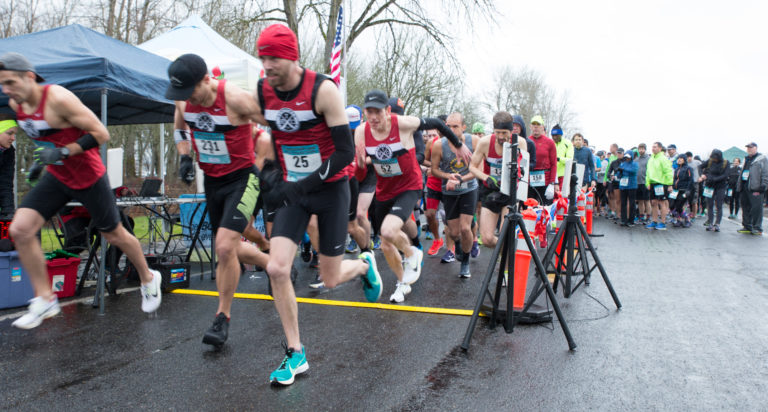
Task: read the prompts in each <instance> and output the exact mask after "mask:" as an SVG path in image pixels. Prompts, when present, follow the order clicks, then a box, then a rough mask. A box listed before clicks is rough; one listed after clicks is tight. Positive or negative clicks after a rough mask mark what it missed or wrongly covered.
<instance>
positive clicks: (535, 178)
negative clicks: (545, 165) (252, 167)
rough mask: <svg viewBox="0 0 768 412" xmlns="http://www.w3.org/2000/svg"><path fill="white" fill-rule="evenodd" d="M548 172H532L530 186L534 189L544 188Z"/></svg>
mask: <svg viewBox="0 0 768 412" xmlns="http://www.w3.org/2000/svg"><path fill="white" fill-rule="evenodd" d="M546 173H547V171H546V170H532V171H531V173H530V175H531V183H530V185H531V186H533V187H544V186H545V185H546V183H547V182H546V179H547V176H546Z"/></svg>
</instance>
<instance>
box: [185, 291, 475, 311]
mask: <svg viewBox="0 0 768 412" xmlns="http://www.w3.org/2000/svg"><path fill="white" fill-rule="evenodd" d="M171 293H176V294H179V295H198V296H216V297H218V296H219V292H214V291H212V290H194V289H176V290H174V291H172V292H171ZM235 298H239V299H254V300H274V299H273V298H272V296H269V295H262V294H259V293H235ZM296 301H297V302H299V303H309V304H311V305H325V306H346V307H352V308H369V309H382V310H397V311H401V312H419V313H432V314H437V315H455V316H472V311H471V310H469V309H450V308H432V307H427V306H401V305H390V304H387V303H368V302H350V301H346V300H329V299H312V298H299V297H297V298H296ZM480 316H485V315H484V314H483V313H480Z"/></svg>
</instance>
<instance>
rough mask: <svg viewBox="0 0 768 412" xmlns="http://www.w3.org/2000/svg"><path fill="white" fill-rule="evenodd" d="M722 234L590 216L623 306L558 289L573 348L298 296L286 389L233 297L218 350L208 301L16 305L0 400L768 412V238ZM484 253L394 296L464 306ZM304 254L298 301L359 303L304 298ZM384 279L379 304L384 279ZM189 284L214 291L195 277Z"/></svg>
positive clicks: (275, 324) (595, 286)
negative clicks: (25, 315) (49, 310)
mask: <svg viewBox="0 0 768 412" xmlns="http://www.w3.org/2000/svg"><path fill="white" fill-rule="evenodd" d="M722 226H723V232H721V233H710V232H705V231H704V228H703V227H702V226H701V222H696V224H695V225H694V227H693V228H691V229H677V230H675V229H670V230H668V231H667V232H650V231H648V230H646V229H644V228H641V227H635V228H631V229H622V228H620V227H618V226H617V225H614V224H612V223H608V222H607V221H606V220H603V219H599V220H596V224H595V232H597V233H604V234H605V235H606V236H605V237H603V238H594V239H593V240H594V242H595V244H596V245H597V246H598V248H599V249H598V254H599V256H600V258H601V260H602V261H603V264H604V265H605V267H606V269H607V271H608V275H609V276H610V279H611V281H612V282H613V285H614V288H615V289H616V291H617V292H618V295H619V297H620V299H621V302H622V304H623V308H622V309H621V310H620V311H617V310H616V308H615V306H614V305H613V302H612V300H611V298H610V295H609V294H608V291H607V289H606V287H605V286H604V284H603V282H602V280H600V278H599V276H597V275H595V276H593V281H592V285H591V286H589V287H587V288H582V289H580V290H578V291H577V292H576V293H575V294H574V295H573V296H572V297H571V298H570V299H564V298H563V297H562V294H561V293H558V300H559V302H560V305H561V307H562V309H563V312H564V314H565V317H566V320H567V321H568V325H569V326H570V329H571V332H572V334H573V337H574V339H575V341H576V343H577V344H578V348H577V349H576V350H575V351H569V350H568V346H567V343H566V340H565V338H564V336H563V334H562V332H561V330H560V326H559V324H558V323H557V322H555V323H550V324H543V325H536V326H518V327H517V328H516V329H515V331H514V333H512V334H506V333H504V330H503V328H496V329H495V330H493V331H491V330H489V329H488V328H487V322H486V321H485V320H481V321H480V322H479V323H478V327H477V329H476V331H475V334H474V339H473V340H472V344H471V347H470V350H469V352H468V353H463V352H462V351H461V349H459V345H460V344H461V341H462V339H463V337H464V332H465V330H466V328H467V324H468V321H469V318H468V317H466V316H452V315H433V314H423V313H412V312H399V311H390V310H382V309H369V308H347V307H334V306H323V305H314V304H299V321H300V326H301V332H302V341H303V343H304V344H305V346H306V348H307V353H308V360H309V364H310V369H309V371H308V372H307V373H306V374H304V375H301V376H300V377H299V378H297V380H296V382H295V383H294V384H293V385H292V386H290V387H273V386H270V385H269V384H268V383H267V379H268V376H269V374H270V372H271V371H272V370H273V369H274V368H275V367H277V365H278V364H279V362H280V360H281V359H282V349H281V347H280V342H281V340H282V336H283V335H282V329H281V327H280V323H279V320H278V317H277V313H276V311H275V310H274V306H273V304H272V302H270V301H264V300H246V299H238V300H236V302H235V304H234V307H233V314H232V322H231V326H230V338H229V341H228V342H227V344H226V346H225V348H224V349H223V350H222V351H221V352H215V351H212V350H211V349H210V347H208V346H206V345H203V344H202V343H201V338H202V334H203V332H204V330H205V329H206V328H207V327H208V326H209V325H210V323H211V322H212V320H213V315H214V313H213V312H214V311H215V309H216V304H217V301H216V298H214V297H205V296H189V295H178V294H169V295H165V296H164V298H163V305H162V307H161V309H160V311H159V312H158V314H157V316H147V315H145V314H143V313H142V312H141V311H140V308H139V305H140V297H139V295H138V293H137V292H135V291H134V292H129V293H125V294H123V295H121V296H117V297H109V298H108V299H107V309H106V315H105V316H99V315H98V311H97V310H94V309H91V308H90V306H89V305H85V304H82V303H74V304H70V305H67V306H65V307H64V308H63V313H62V315H59V316H57V317H55V318H53V319H50V320H47V321H45V322H44V323H43V325H42V326H40V327H38V328H37V329H34V330H31V331H22V330H18V329H15V328H12V327H11V323H12V321H13V319H12V318H11V317H12V316H10V315H12V314H14V313H17V312H18V311H19V310H18V309H11V310H4V311H0V319H2V320H0V348H2V356H0V371H1V373H0V387H2V390H1V391H0V409H2V410H44V409H45V410H50V409H58V410H94V409H108V410H128V409H131V410H134V409H151V410H159V409H171V410H263V411H272V410H275V411H281V410H297V411H303V410H312V411H340V410H366V411H367V410H371V411H374V410H375V411H390V410H394V411H403V410H404V411H411V410H412V411H416V410H419V411H421V410H426V411H450V410H457V411H470V410H472V411H474V410H481V411H499V410H504V411H506V410H611V411H613V410H640V409H644V410H648V409H650V410H736V409H738V410H765V409H766V405H768V350H766V344H768V322H766V321H765V316H766V315H765V314H766V312H768V289H767V288H768V275H767V274H766V267H768V254H766V253H765V251H766V244H767V243H766V242H767V241H768V239H766V238H755V237H752V236H745V235H739V234H737V233H736V229H738V225H737V224H735V223H734V222H724V223H723V225H722ZM426 243H427V244H428V243H429V241H427V242H426ZM489 255H490V251H489V250H487V249H483V250H482V253H481V255H480V258H478V259H477V260H474V261H473V262H472V266H471V268H472V273H473V277H472V278H471V279H469V280H467V281H462V280H460V279H458V278H457V276H456V275H457V273H458V270H459V266H458V264H449V265H445V264H440V263H439V262H438V260H439V259H437V258H431V257H430V258H427V261H426V264H425V266H424V272H423V275H422V277H421V279H420V280H419V282H418V283H417V284H415V285H414V288H413V289H414V290H413V293H411V294H410V295H409V296H408V297H407V300H406V302H405V303H404V304H408V305H416V306H436V307H449V308H462V309H471V308H472V306H473V304H474V301H475V296H476V295H477V293H478V291H479V288H480V283H481V280H482V279H481V278H482V273H483V272H484V270H485V268H486V266H487V264H488V261H487V259H488V256H489ZM377 256H379V257H380V258H379V263H380V264H379V266H380V267H381V268H383V267H384V266H385V263H384V259H383V256H381V255H380V254H377ZM297 264H298V265H299V267H300V268H301V275H300V277H299V281H298V285H297V295H298V296H303V297H318V298H321V299H336V300H350V301H363V300H364V299H363V295H362V292H361V290H360V285H359V282H350V283H348V284H345V285H342V286H340V287H338V288H337V289H335V290H331V291H325V292H323V293H320V294H318V293H316V292H314V291H311V290H310V289H309V288H308V287H307V286H306V285H307V283H309V281H311V280H312V279H313V278H314V272H313V271H312V270H310V269H306V264H304V263H303V262H301V261H300V260H298V259H297ZM382 272H383V273H382V277H383V278H384V282H385V290H384V293H383V296H382V300H381V301H380V302H385V300H386V298H388V297H389V295H390V294H391V293H392V292H393V290H394V277H393V275H392V274H391V272H389V271H388V270H382ZM191 288H192V289H207V290H215V284H214V282H213V281H211V280H210V279H209V278H208V277H207V276H206V277H205V279H201V278H200V277H199V276H195V277H194V278H193V280H192V285H191ZM266 288H267V286H266V279H265V278H264V274H263V272H262V273H256V274H255V275H252V274H250V273H249V274H246V275H244V276H242V278H241V283H240V287H239V289H238V291H239V292H247V293H266V290H267V289H266Z"/></svg>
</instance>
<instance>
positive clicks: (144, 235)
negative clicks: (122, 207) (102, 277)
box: [40, 216, 181, 252]
mask: <svg viewBox="0 0 768 412" xmlns="http://www.w3.org/2000/svg"><path fill="white" fill-rule="evenodd" d="M133 221H134V227H133V233H134V234H135V235H136V238H138V239H139V241H140V242H141V244H142V245H143V246H146V245H148V244H149V233H150V228H149V226H150V225H149V218H148V217H147V216H138V217H135V218H133ZM155 226H156V227H155V228H154V229H155V233H156V236H157V237H156V239H160V238H161V236H160V235H164V236H167V233H165V234H163V233H160V229H161V228H162V221H160V220H158V221H156V223H155ZM173 234H181V226H180V225H173ZM40 238H41V242H42V247H43V252H51V251H53V250H56V249H61V244H60V243H59V240H58V239H57V237H56V232H55V231H54V230H53V229H52V228H43V229H42V231H41V233H40ZM62 241H63V239H62Z"/></svg>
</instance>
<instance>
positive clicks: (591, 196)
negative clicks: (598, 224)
mask: <svg viewBox="0 0 768 412" xmlns="http://www.w3.org/2000/svg"><path fill="white" fill-rule="evenodd" d="M594 206H595V191H594V190H592V189H589V191H588V192H587V234H588V235H591V234H592V213H593V210H594Z"/></svg>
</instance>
